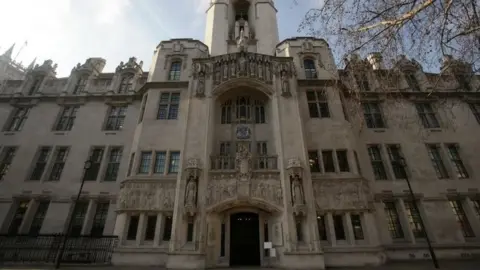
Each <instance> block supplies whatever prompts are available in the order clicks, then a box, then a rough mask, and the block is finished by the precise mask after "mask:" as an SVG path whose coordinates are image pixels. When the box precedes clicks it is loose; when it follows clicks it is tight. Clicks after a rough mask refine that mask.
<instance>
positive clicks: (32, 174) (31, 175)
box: [25, 145, 55, 182]
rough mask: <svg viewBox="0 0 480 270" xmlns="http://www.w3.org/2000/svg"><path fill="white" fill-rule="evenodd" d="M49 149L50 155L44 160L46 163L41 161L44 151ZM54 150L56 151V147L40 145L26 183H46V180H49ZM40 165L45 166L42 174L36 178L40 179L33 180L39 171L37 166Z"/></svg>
mask: <svg viewBox="0 0 480 270" xmlns="http://www.w3.org/2000/svg"><path fill="white" fill-rule="evenodd" d="M47 149H48V153H47V155H46V158H45V159H44V161H40V157H41V154H42V151H44V150H47ZM54 150H55V146H54V145H40V146H38V148H37V151H36V152H35V155H34V156H33V159H32V162H31V165H30V169H29V170H28V174H27V178H26V179H25V181H38V182H43V181H45V179H46V178H47V174H48V171H49V166H50V164H51V161H52V159H53V153H54ZM39 163H40V164H41V165H42V163H43V166H42V167H43V168H42V169H41V173H40V175H39V176H38V177H35V178H38V179H32V178H34V174H35V172H36V170H37V166H38V164H39Z"/></svg>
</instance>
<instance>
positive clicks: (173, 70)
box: [168, 61, 182, 81]
mask: <svg viewBox="0 0 480 270" xmlns="http://www.w3.org/2000/svg"><path fill="white" fill-rule="evenodd" d="M181 73H182V61H174V62H172V64H171V65H170V72H169V73H168V80H169V81H179V80H180V74H181Z"/></svg>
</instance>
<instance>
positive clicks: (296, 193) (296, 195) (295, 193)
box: [291, 174, 304, 205]
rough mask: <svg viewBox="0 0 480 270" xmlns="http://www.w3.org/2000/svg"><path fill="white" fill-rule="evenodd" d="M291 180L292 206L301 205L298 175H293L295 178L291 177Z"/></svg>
mask: <svg viewBox="0 0 480 270" xmlns="http://www.w3.org/2000/svg"><path fill="white" fill-rule="evenodd" d="M291 179H292V180H291V182H292V183H291V188H292V202H293V205H303V203H304V199H303V189H302V183H301V181H300V176H299V175H298V174H295V176H293V177H292V178H291Z"/></svg>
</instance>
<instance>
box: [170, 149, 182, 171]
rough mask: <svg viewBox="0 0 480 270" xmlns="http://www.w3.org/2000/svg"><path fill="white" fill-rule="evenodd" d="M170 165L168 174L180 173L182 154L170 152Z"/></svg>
mask: <svg viewBox="0 0 480 270" xmlns="http://www.w3.org/2000/svg"><path fill="white" fill-rule="evenodd" d="M169 158H170V163H169V164H168V173H178V169H179V166H180V152H170V157H169Z"/></svg>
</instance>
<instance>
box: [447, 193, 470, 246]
mask: <svg viewBox="0 0 480 270" xmlns="http://www.w3.org/2000/svg"><path fill="white" fill-rule="evenodd" d="M450 206H451V207H452V210H453V213H454V214H455V217H456V218H457V222H458V225H459V226H460V228H461V230H462V233H463V236H464V237H468V238H470V237H475V233H474V232H473V230H472V226H471V225H470V222H469V221H468V218H467V214H466V213H465V210H464V209H463V205H462V201H460V200H450Z"/></svg>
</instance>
